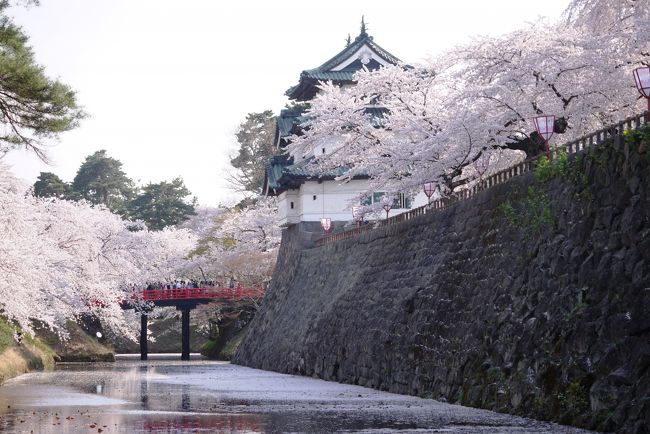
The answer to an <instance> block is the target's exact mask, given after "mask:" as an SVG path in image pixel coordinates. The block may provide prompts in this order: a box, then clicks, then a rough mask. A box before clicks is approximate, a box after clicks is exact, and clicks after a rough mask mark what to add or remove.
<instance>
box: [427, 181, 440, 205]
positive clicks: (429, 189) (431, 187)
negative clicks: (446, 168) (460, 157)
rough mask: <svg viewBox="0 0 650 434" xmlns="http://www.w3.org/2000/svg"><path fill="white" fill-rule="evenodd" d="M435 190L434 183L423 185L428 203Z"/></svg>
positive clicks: (435, 185)
mask: <svg viewBox="0 0 650 434" xmlns="http://www.w3.org/2000/svg"><path fill="white" fill-rule="evenodd" d="M437 188H438V184H436V183H434V182H431V181H429V182H425V183H424V194H426V196H427V199H428V200H429V201H431V196H433V193H435V191H436V189H437Z"/></svg>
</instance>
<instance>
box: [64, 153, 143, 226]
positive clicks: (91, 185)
mask: <svg viewBox="0 0 650 434" xmlns="http://www.w3.org/2000/svg"><path fill="white" fill-rule="evenodd" d="M72 189H73V190H74V191H75V192H77V193H78V194H79V195H80V196H81V198H83V199H86V200H88V201H90V202H91V203H94V204H103V205H106V207H107V208H108V209H110V210H111V211H113V212H117V213H118V214H125V213H126V209H125V204H126V202H127V201H128V200H129V199H131V198H132V197H133V195H134V185H133V181H132V180H131V179H130V178H129V177H127V176H126V174H125V173H124V172H123V171H122V163H121V162H120V161H119V160H116V159H114V158H111V157H109V156H108V155H106V151H105V150H104V149H102V150H100V151H97V152H95V153H94V154H92V155H89V156H88V157H86V160H85V161H84V162H83V163H82V165H81V167H79V170H78V171H77V175H76V176H75V178H74V180H73V181H72Z"/></svg>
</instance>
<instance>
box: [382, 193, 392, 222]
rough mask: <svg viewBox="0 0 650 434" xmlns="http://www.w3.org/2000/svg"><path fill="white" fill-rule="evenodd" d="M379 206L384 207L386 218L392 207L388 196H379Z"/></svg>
mask: <svg viewBox="0 0 650 434" xmlns="http://www.w3.org/2000/svg"><path fill="white" fill-rule="evenodd" d="M381 207H382V208H384V211H386V218H388V213H389V212H390V209H391V208H392V207H393V201H392V200H391V199H390V197H388V195H387V194H385V195H383V196H382V197H381Z"/></svg>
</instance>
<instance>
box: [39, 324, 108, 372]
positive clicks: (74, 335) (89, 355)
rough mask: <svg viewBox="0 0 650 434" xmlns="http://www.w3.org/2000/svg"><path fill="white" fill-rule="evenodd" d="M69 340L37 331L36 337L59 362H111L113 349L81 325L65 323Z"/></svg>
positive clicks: (48, 331) (49, 332)
mask: <svg viewBox="0 0 650 434" xmlns="http://www.w3.org/2000/svg"><path fill="white" fill-rule="evenodd" d="M67 328H68V333H69V334H70V336H69V338H68V339H67V340H66V341H62V340H61V339H59V337H58V336H57V335H56V333H54V332H52V331H51V330H48V329H43V328H41V329H39V330H37V332H36V336H37V337H38V338H39V339H40V340H41V341H43V342H44V343H45V344H47V345H48V346H49V347H51V348H52V349H53V350H54V352H55V353H56V358H57V361H60V362H112V361H114V360H115V357H114V354H113V349H112V348H110V347H107V346H106V345H104V344H102V343H101V342H99V341H98V340H97V338H96V337H95V336H93V335H92V334H90V333H89V332H88V331H87V330H85V329H84V328H83V326H82V325H79V324H77V323H75V322H74V321H68V323H67Z"/></svg>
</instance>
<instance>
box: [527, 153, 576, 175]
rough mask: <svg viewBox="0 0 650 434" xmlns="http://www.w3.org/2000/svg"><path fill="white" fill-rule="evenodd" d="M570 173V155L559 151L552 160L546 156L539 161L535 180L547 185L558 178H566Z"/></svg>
mask: <svg viewBox="0 0 650 434" xmlns="http://www.w3.org/2000/svg"><path fill="white" fill-rule="evenodd" d="M569 171H570V167H569V154H567V152H566V151H558V152H557V153H556V154H555V156H554V158H553V159H552V160H549V159H548V158H547V157H546V156H543V157H541V158H540V159H539V160H538V163H537V168H536V169H535V178H536V179H537V181H539V182H541V183H547V182H549V181H551V180H552V179H554V178H557V177H563V178H565V177H566V176H567V175H568V173H569Z"/></svg>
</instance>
